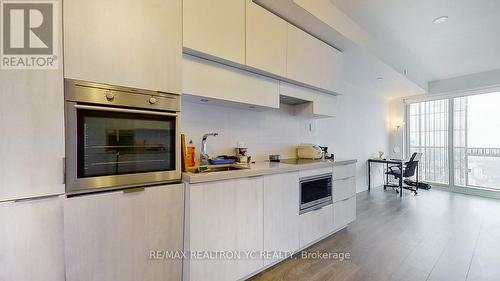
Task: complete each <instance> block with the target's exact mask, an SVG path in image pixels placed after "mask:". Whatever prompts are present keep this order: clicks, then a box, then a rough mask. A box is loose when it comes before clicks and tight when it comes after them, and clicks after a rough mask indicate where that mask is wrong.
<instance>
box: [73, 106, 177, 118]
mask: <svg viewBox="0 0 500 281" xmlns="http://www.w3.org/2000/svg"><path fill="white" fill-rule="evenodd" d="M74 107H75V108H76V109H86V110H95V111H108V112H110V111H111V112H121V113H135V114H149V115H161V116H177V113H170V112H161V111H150V110H138V109H128V108H117V107H103V106H93V105H83V104H75V105H74Z"/></svg>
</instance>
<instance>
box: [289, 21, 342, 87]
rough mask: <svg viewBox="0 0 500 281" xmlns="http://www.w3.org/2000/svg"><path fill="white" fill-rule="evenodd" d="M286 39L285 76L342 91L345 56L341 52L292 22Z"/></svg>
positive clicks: (314, 85) (311, 84)
mask: <svg viewBox="0 0 500 281" xmlns="http://www.w3.org/2000/svg"><path fill="white" fill-rule="evenodd" d="M287 42H288V44H287V67H286V70H287V71H286V74H287V75H286V78H288V79H291V80H294V81H297V82H299V83H303V84H307V85H309V86H313V87H316V88H318V89H321V90H327V91H329V92H335V93H341V91H342V77H343V55H342V53H341V52H340V51H338V50H336V49H335V48H333V47H331V46H329V45H327V44H326V43H324V42H322V41H320V40H319V39H317V38H315V37H313V36H311V35H310V34H308V33H306V32H304V31H302V30H301V29H299V28H297V27H295V26H293V25H291V24H289V25H288V40H287Z"/></svg>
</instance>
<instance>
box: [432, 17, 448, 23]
mask: <svg viewBox="0 0 500 281" xmlns="http://www.w3.org/2000/svg"><path fill="white" fill-rule="evenodd" d="M447 20H448V16H441V17H439V18H435V19H434V20H433V21H432V22H433V23H434V24H441V23H443V22H445V21H447Z"/></svg>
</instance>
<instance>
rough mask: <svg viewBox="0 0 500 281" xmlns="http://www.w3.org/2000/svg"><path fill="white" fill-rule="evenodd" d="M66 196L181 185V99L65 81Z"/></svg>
mask: <svg viewBox="0 0 500 281" xmlns="http://www.w3.org/2000/svg"><path fill="white" fill-rule="evenodd" d="M65 100H66V192H67V193H70V194H71V193H82V192H92V191H97V190H103V189H116V188H125V187H132V186H141V185H148V184H154V183H166V182H177V181H180V179H181V164H180V161H181V159H180V130H179V124H180V97H179V96H178V95H175V94H169V93H161V92H155V91H148V90H139V89H132V88H125V87H118V86H110V85H102V84H97V83H90V82H83V81H76V80H69V79H66V80H65Z"/></svg>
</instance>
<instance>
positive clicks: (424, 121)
mask: <svg viewBox="0 0 500 281" xmlns="http://www.w3.org/2000/svg"><path fill="white" fill-rule="evenodd" d="M408 114H409V115H408V122H409V152H410V154H411V153H413V152H421V153H422V159H421V161H420V163H419V172H420V173H419V177H420V180H424V181H428V182H434V183H442V184H448V183H449V157H448V148H449V146H448V140H449V129H448V121H449V120H448V119H449V100H434V101H425V102H419V103H412V104H410V105H409V113H408Z"/></svg>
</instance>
